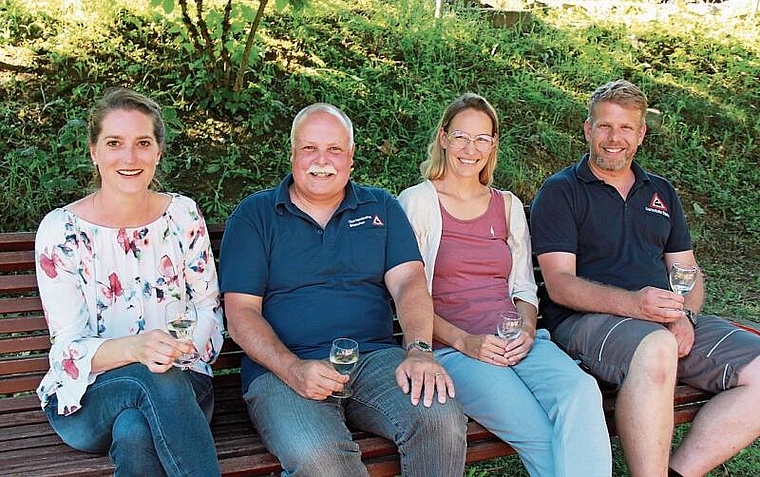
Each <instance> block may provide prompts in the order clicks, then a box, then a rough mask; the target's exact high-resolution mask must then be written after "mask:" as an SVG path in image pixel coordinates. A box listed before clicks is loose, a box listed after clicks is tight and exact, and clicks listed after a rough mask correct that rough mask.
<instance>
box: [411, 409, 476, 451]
mask: <svg viewBox="0 0 760 477" xmlns="http://www.w3.org/2000/svg"><path fill="white" fill-rule="evenodd" d="M415 409H417V410H418V411H419V412H418V413H417V415H416V417H415V420H414V421H415V422H413V423H411V424H410V425H408V426H407V428H406V429H405V431H407V432H412V433H414V434H417V435H418V436H419V437H421V438H422V439H425V440H426V441H427V442H435V443H436V445H437V446H441V447H440V448H442V449H443V448H448V449H452V448H453V449H456V448H459V447H460V446H465V445H466V442H467V416H465V415H464V413H462V410H461V408H460V407H459V405H458V404H457V403H456V402H454V401H453V400H451V399H449V400H448V401H447V402H446V404H440V403H438V402H434V403H433V405H432V406H430V407H427V408H426V407H424V406H423V405H422V404H420V405H419V406H417V407H416V408H415Z"/></svg>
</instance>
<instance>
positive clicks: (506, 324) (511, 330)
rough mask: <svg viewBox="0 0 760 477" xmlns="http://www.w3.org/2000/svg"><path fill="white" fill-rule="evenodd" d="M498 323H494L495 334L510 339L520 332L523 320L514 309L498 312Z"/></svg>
mask: <svg viewBox="0 0 760 477" xmlns="http://www.w3.org/2000/svg"><path fill="white" fill-rule="evenodd" d="M499 319H500V320H499V323H498V324H497V325H496V334H498V335H499V338H501V339H503V340H506V341H511V340H513V339H515V338H517V337H518V336H520V333H522V326H523V320H522V317H521V316H520V314H519V313H517V312H516V311H503V312H501V313H500V314H499Z"/></svg>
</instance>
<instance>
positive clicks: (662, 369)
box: [629, 330, 678, 385]
mask: <svg viewBox="0 0 760 477" xmlns="http://www.w3.org/2000/svg"><path fill="white" fill-rule="evenodd" d="M677 368H678V342H677V341H676V337H675V335H673V333H671V332H670V331H668V330H661V331H655V332H653V333H650V334H649V335H647V336H646V337H645V338H644V339H643V340H641V342H640V343H639V345H638V346H637V347H636V352H635V353H634V354H633V358H632V359H631V364H630V369H629V376H630V375H631V374H636V375H644V376H646V377H647V378H648V379H649V380H651V381H652V382H653V384H655V385H657V384H665V383H667V382H670V381H672V380H673V379H674V378H675V374H676V370H677Z"/></svg>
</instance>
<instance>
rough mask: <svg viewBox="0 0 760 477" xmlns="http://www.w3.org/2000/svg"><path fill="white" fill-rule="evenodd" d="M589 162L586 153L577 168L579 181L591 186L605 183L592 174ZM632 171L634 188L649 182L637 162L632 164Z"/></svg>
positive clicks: (576, 172)
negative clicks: (596, 183)
mask: <svg viewBox="0 0 760 477" xmlns="http://www.w3.org/2000/svg"><path fill="white" fill-rule="evenodd" d="M588 161H589V154H588V153H586V154H584V155H583V159H581V162H579V163H578V166H577V167H576V168H575V175H576V176H577V177H578V179H580V180H582V181H583V182H585V183H587V184H590V183H592V182H603V181H602V180H601V179H599V178H598V177H596V176H595V175H594V173H593V172H591V167H589V165H588ZM631 170H633V177H634V182H633V184H634V187H636V186H638V185H640V184H643V183H645V182H649V176H648V175H647V173H646V172H644V169H642V168H641V166H639V165H638V164H637V163H636V161H635V160H634V161H633V162H632V163H631Z"/></svg>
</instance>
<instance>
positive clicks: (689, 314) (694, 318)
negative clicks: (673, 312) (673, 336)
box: [683, 308, 697, 327]
mask: <svg viewBox="0 0 760 477" xmlns="http://www.w3.org/2000/svg"><path fill="white" fill-rule="evenodd" d="M683 312H684V313H686V318H688V319H689V321H691V324H692V325H693V326H695V327H696V326H697V314H696V313H694V312H693V311H691V310H690V309H688V308H684V309H683Z"/></svg>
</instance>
